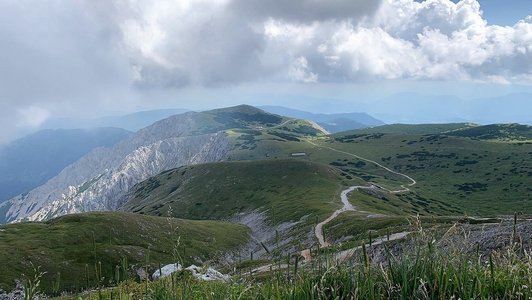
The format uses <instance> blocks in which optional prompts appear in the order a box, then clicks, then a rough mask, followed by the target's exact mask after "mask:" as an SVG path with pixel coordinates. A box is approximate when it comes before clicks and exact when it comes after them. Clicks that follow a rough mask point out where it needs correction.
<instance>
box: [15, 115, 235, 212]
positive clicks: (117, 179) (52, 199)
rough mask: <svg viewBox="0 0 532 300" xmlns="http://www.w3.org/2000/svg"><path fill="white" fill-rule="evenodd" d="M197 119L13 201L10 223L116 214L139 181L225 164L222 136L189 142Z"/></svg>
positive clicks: (159, 128)
mask: <svg viewBox="0 0 532 300" xmlns="http://www.w3.org/2000/svg"><path fill="white" fill-rule="evenodd" d="M195 114H197V113H187V114H184V115H180V116H176V117H172V118H169V119H167V120H163V121H161V122H160V123H156V124H154V125H153V126H150V127H148V128H145V129H143V130H141V131H139V132H138V133H137V134H135V135H133V136H131V137H130V138H129V139H127V140H126V141H124V142H121V143H119V144H117V145H116V146H114V147H111V148H105V149H96V150H94V151H93V152H91V153H90V154H88V155H86V156H84V157H83V158H81V159H80V160H78V161H77V162H75V163H73V164H72V165H70V166H68V167H67V168H65V169H64V170H63V171H62V172H61V173H60V174H59V175H58V176H56V177H54V178H52V179H51V180H50V181H48V182H47V183H46V184H44V185H42V186H40V187H38V188H36V189H34V190H33V191H31V192H29V193H27V194H23V195H19V196H17V197H15V198H13V199H12V200H11V207H10V209H9V211H8V212H7V220H8V221H11V222H12V221H19V220H22V219H28V220H43V219H47V218H50V217H52V216H58V215H62V214H66V213H74V212H83V211H101V210H113V209H115V208H116V200H117V199H119V198H120V197H121V195H122V192H125V191H127V189H128V188H129V187H130V186H132V185H134V184H135V183H137V182H139V181H142V180H144V179H146V178H148V177H150V176H153V175H156V174H158V173H160V172H162V171H164V170H166V169H169V168H175V167H178V166H181V165H184V164H191V163H202V162H210V161H217V160H220V159H222V158H223V156H224V153H225V149H226V148H227V141H226V137H225V135H224V134H223V133H212V134H203V135H199V136H186V134H187V132H189V131H190V130H191V129H192V128H194V126H195V122H194V120H193V119H194V116H195Z"/></svg>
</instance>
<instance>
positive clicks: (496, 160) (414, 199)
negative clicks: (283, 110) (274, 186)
mask: <svg viewBox="0 0 532 300" xmlns="http://www.w3.org/2000/svg"><path fill="white" fill-rule="evenodd" d="M465 125H466V124H443V125H442V124H437V125H408V126H407V127H408V128H407V129H406V131H407V132H423V133H426V132H441V131H444V132H445V133H443V134H412V133H403V134H401V133H391V134H386V133H356V134H354V133H353V131H349V132H346V133H341V134H335V135H333V136H330V137H323V136H318V137H305V136H302V135H295V134H293V135H284V133H287V134H288V132H281V134H279V133H278V132H274V131H273V130H256V131H254V132H247V133H244V132H239V131H230V132H229V134H230V136H231V137H232V139H233V140H234V145H233V146H234V148H233V150H232V151H231V152H230V154H229V160H275V159H288V158H293V157H291V154H292V153H296V152H304V153H305V154H306V155H305V156H303V157H298V158H296V159H299V160H304V161H312V162H318V163H322V164H328V165H330V166H331V167H335V168H336V169H338V170H340V172H341V173H340V174H341V176H343V178H344V179H347V180H350V179H353V178H360V179H363V180H365V181H371V182H376V183H378V184H380V185H383V186H385V187H388V188H390V189H398V188H399V187H400V185H402V184H406V183H408V180H406V179H405V178H404V177H401V176H397V175H396V174H392V173H390V172H387V171H386V170H383V169H382V168H379V167H378V166H376V165H375V164H372V163H370V162H368V161H364V160H361V159H358V158H356V157H354V156H351V155H348V154H345V153H339V152H336V151H332V150H331V149H328V148H327V147H332V148H334V149H338V150H340V151H344V152H347V153H352V154H356V155H359V156H362V157H364V158H368V159H371V160H375V161H376V162H378V163H380V164H382V165H384V166H387V167H389V168H391V169H393V170H395V171H400V172H402V173H405V174H407V175H409V176H411V177H413V178H414V179H416V180H417V182H418V183H417V184H416V185H415V186H414V187H413V188H412V190H413V191H414V193H406V194H399V195H395V196H394V197H393V198H394V199H395V202H394V205H395V206H399V207H401V211H403V212H404V213H409V214H411V213H414V214H416V213H421V214H439V215H456V214H464V213H468V214H471V215H496V214H510V213H513V212H514V210H518V211H521V212H524V213H525V212H527V211H532V200H531V199H532V188H531V187H530V185H528V184H527V182H528V181H529V179H530V177H531V176H532V144H531V143H530V142H528V141H523V140H520V139H519V140H512V139H509V138H510V137H512V136H514V137H515V136H519V137H526V136H528V135H530V134H531V132H532V129H530V126H528V127H527V126H524V127H523V126H517V127H516V126H513V125H509V126H507V125H496V126H495V125H487V126H476V127H468V128H469V129H459V128H463V126H465ZM390 126H394V125H390ZM494 126H495V127H497V128H499V130H498V131H497V132H498V133H497V134H494V133H493V131H494V129H493V128H494ZM383 127H386V126H381V127H376V128H373V129H377V128H383ZM506 127H509V128H513V129H511V130H503V129H504V128H506ZM388 128H389V127H388ZM399 129H400V128H397V127H395V129H394V130H399ZM526 129H528V131H527V130H526ZM486 132H492V133H491V134H490V135H489V139H481V138H479V136H484V137H488V136H487V135H486ZM508 132H510V134H509V133H508ZM516 132H518V134H517V133H516ZM276 134H277V135H276ZM454 135H456V136H454ZM458 135H461V136H458ZM494 137H495V138H494ZM308 139H310V140H311V141H312V143H314V144H316V145H317V146H315V145H312V144H311V143H309V142H307V140H308ZM502 140H504V141H505V142H501V141H502ZM375 201H377V200H375ZM381 202H382V201H381Z"/></svg>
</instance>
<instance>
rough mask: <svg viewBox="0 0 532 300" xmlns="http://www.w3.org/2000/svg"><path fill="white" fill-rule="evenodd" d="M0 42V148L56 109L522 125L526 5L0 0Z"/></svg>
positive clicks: (527, 73) (529, 33) (484, 1)
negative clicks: (479, 117) (240, 109)
mask: <svg viewBox="0 0 532 300" xmlns="http://www.w3.org/2000/svg"><path fill="white" fill-rule="evenodd" d="M0 41H1V47H0V143H2V142H7V141H9V140H12V139H13V138H15V137H17V136H19V135H20V134H21V133H23V132H27V131H28V130H32V129H36V128H39V126H40V125H41V124H42V123H43V122H45V121H46V120H47V119H49V118H55V117H65V116H70V117H84V118H89V117H97V116H103V115H113V114H121V113H128V112H134V111H139V110H147V109H156V108H189V109H195V110H201V109H208V108H214V107H223V106H229V105H236V104H240V103H248V104H252V105H266V104H273V105H284V106H288V107H293V108H301V109H306V110H309V111H315V112H343V111H365V112H368V113H371V114H373V115H376V116H378V117H380V118H383V119H384V120H385V121H387V122H400V121H404V122H421V121H423V122H427V121H431V120H433V121H435V122H439V121H445V120H451V119H453V118H458V117H460V118H464V117H467V118H469V117H468V115H467V114H465V115H464V114H460V109H458V110H457V109H455V110H451V109H449V110H448V111H447V109H445V106H444V107H443V109H442V106H441V105H440V104H441V103H440V102H442V101H444V102H445V101H450V102H449V103H452V105H448V106H453V107H454V108H457V107H460V108H461V107H462V104H464V105H466V104H467V105H469V106H467V105H466V106H467V107H469V109H470V110H477V111H479V112H482V110H483V109H484V108H483V107H485V106H486V105H483V103H488V102H489V103H490V105H494V106H496V107H499V106H504V105H505V103H517V105H514V106H517V107H513V110H511V109H510V110H508V111H506V115H505V119H504V121H516V122H527V121H528V120H531V121H532V113H530V115H529V114H528V111H532V99H531V97H530V95H529V94H532V1H530V0H509V1H501V0H480V1H474V0H462V1H450V0H426V1H415V0H291V1H282V0H270V1H263V0H158V1H152V0H49V1H39V0H0ZM442 97H443V98H442ZM516 97H517V98H519V100H515V99H514V98H516ZM487 98H489V99H490V100H482V99H487ZM447 99H448V100H447ZM493 99H499V100H493ZM508 99H509V100H508ZM405 101H406V102H408V105H406V104H405V103H406V102H405ZM506 101H509V102H506ZM512 101H514V102H512ZM515 101H517V102H515ZM472 103H474V105H473V104H472ZM436 104H438V105H436ZM497 105H498V106H497ZM421 106H422V107H425V108H426V109H425V110H424V111H422V112H420V113H418V114H412V113H410V114H408V112H412V109H411V107H421ZM464 107H465V106H464ZM487 113H488V111H486V116H485V117H486V118H485V121H486V122H490V121H497V120H499V119H496V118H495V116H496V114H497V111H493V109H492V110H491V111H490V112H489V113H490V114H493V117H491V115H487ZM420 115H423V118H421V117H419V116H420ZM513 115H515V118H514V119H512V116H513ZM431 118H432V119H431ZM471 118H473V117H471ZM473 119H474V118H473Z"/></svg>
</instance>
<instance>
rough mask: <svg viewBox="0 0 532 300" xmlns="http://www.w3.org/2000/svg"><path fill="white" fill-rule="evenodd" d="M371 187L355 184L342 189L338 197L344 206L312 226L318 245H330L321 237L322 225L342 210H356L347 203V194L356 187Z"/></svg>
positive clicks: (369, 187)
mask: <svg viewBox="0 0 532 300" xmlns="http://www.w3.org/2000/svg"><path fill="white" fill-rule="evenodd" d="M371 188H373V186H362V185H355V186H351V187H349V188H347V189H345V190H343V191H342V193H340V199H341V200H342V203H343V204H344V206H343V207H342V208H340V209H337V210H336V211H334V212H333V213H332V215H331V216H330V217H328V218H327V219H325V220H324V221H322V222H321V223H318V224H317V225H316V227H315V228H314V234H315V235H316V238H317V239H318V242H319V243H320V247H322V248H324V247H329V246H330V244H329V243H328V242H327V241H325V238H324V237H323V226H324V225H325V224H327V223H329V222H331V221H332V220H334V219H335V218H336V217H338V215H340V214H341V213H343V212H346V211H356V209H355V207H354V206H353V205H352V204H351V203H349V199H348V198H347V194H349V193H351V192H352V191H354V190H357V189H371Z"/></svg>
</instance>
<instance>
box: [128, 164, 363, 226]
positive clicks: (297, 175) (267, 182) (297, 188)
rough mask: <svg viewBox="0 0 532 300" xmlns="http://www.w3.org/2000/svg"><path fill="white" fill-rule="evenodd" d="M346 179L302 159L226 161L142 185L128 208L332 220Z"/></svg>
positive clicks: (283, 219) (166, 174)
mask: <svg viewBox="0 0 532 300" xmlns="http://www.w3.org/2000/svg"><path fill="white" fill-rule="evenodd" d="M352 182H354V181H349V180H345V179H343V178H342V177H341V175H340V172H338V171H337V170H336V169H335V168H333V167H329V166H326V165H321V164H314V163H310V162H305V161H298V160H270V161H249V162H222V163H211V164H204V165H197V166H186V167H181V168H178V169H174V170H170V171H167V172H164V173H161V174H160V175H158V176H156V177H153V178H151V179H148V180H146V181H144V182H142V183H140V184H138V185H137V186H136V187H135V188H134V191H133V193H132V194H131V198H130V200H129V201H128V202H127V203H126V204H125V206H124V209H125V210H129V211H133V212H138V213H145V214H153V215H166V214H167V213H168V212H169V210H170V207H171V213H172V214H173V215H174V216H176V217H179V218H187V219H228V218H231V217H232V216H235V215H237V214H239V213H243V212H249V211H254V210H259V211H266V212H267V215H268V217H269V219H270V221H271V222H272V223H274V224H279V223H283V222H293V221H299V220H300V219H301V218H302V217H304V216H307V215H311V216H315V217H319V218H323V217H325V216H327V215H328V214H329V213H330V212H331V211H333V210H334V209H336V208H338V207H339V206H340V202H339V200H338V199H337V198H338V194H339V192H340V190H341V189H342V188H343V187H344V186H345V185H347V184H350V183H352Z"/></svg>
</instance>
